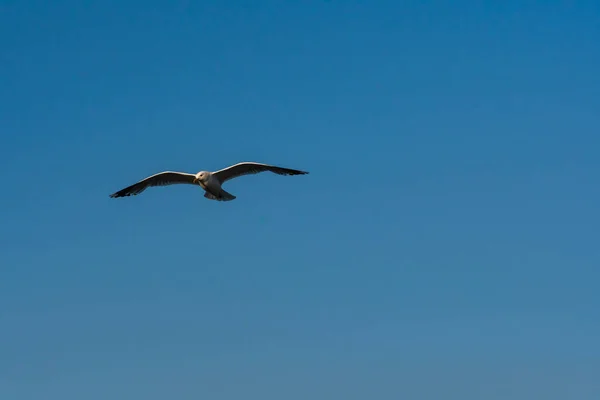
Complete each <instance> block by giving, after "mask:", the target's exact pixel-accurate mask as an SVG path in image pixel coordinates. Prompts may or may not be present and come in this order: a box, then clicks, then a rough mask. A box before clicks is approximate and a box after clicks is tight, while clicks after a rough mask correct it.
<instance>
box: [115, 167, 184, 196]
mask: <svg viewBox="0 0 600 400" xmlns="http://www.w3.org/2000/svg"><path fill="white" fill-rule="evenodd" d="M195 177H196V176H195V175H193V174H186V173H185V172H173V171H164V172H160V173H158V174H155V175H152V176H149V177H147V178H145V179H142V180H141V181H139V182H137V183H134V184H133V185H131V186H127V187H126V188H125V189H121V190H119V191H118V192H115V193H113V194H111V195H110V197H113V198H114V197H125V196H135V195H138V194H140V193H142V192H143V191H144V190H146V189H147V188H149V187H151V186H167V185H176V184H180V183H187V184H190V185H192V184H194V178H195Z"/></svg>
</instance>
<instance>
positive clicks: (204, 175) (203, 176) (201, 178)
mask: <svg viewBox="0 0 600 400" xmlns="http://www.w3.org/2000/svg"><path fill="white" fill-rule="evenodd" d="M207 180H208V172H206V171H200V172H198V173H197V174H196V177H195V178H194V183H199V182H206V181H207Z"/></svg>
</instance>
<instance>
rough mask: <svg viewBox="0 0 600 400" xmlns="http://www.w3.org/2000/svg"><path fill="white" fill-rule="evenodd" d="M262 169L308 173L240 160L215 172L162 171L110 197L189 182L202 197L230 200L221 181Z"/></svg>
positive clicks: (283, 172)
mask: <svg viewBox="0 0 600 400" xmlns="http://www.w3.org/2000/svg"><path fill="white" fill-rule="evenodd" d="M264 171H271V172H273V173H276V174H278V175H305V174H308V172H305V171H300V170H296V169H290V168H282V167H276V166H274V165H268V164H261V163H255V162H242V163H238V164H235V165H232V166H230V167H227V168H224V169H222V170H219V171H215V172H208V171H200V172H198V173H197V174H195V175H194V174H189V173H185V172H174V171H164V172H160V173H158V174H155V175H151V176H149V177H147V178H145V179H142V180H141V181H139V182H137V183H134V184H133V185H131V186H128V187H126V188H124V189H121V190H119V191H118V192H115V193H113V194H111V195H110V197H126V196H135V195H138V194H140V193H142V192H143V191H144V190H146V189H147V188H148V187H152V186H167V185H174V184H190V185H199V186H200V187H202V189H204V191H205V193H204V197H206V198H207V199H209V200H217V201H231V200H234V199H235V198H236V197H235V196H234V195H232V194H231V193H228V192H226V191H225V190H223V187H222V185H223V183H225V182H226V181H228V180H230V179H233V178H237V177H238V176H242V175H248V174H257V173H260V172H264Z"/></svg>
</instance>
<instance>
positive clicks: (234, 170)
mask: <svg viewBox="0 0 600 400" xmlns="http://www.w3.org/2000/svg"><path fill="white" fill-rule="evenodd" d="M264 171H271V172H273V173H276V174H278V175H305V174H308V172H305V171H300V170H297V169H290V168H283V167H276V166H274V165H268V164H261V163H255V162H241V163H238V164H235V165H232V166H230V167H227V168H224V169H222V170H219V171H216V172H213V176H215V177H216V178H217V179H218V180H219V182H221V183H224V182H225V181H228V180H230V179H233V178H237V177H238V176H242V175H249V174H258V173H260V172H264Z"/></svg>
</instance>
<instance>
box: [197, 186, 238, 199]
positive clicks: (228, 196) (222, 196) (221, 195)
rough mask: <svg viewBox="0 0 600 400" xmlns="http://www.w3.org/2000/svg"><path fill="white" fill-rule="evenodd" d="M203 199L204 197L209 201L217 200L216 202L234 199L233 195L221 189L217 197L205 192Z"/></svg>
mask: <svg viewBox="0 0 600 400" xmlns="http://www.w3.org/2000/svg"><path fill="white" fill-rule="evenodd" d="M204 197H206V198H207V199H210V200H217V201H231V200H234V199H235V196H234V195H232V194H231V193H227V192H226V191H224V190H223V189H221V192H220V193H219V196H215V195H214V194H212V193H210V192H205V193H204Z"/></svg>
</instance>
